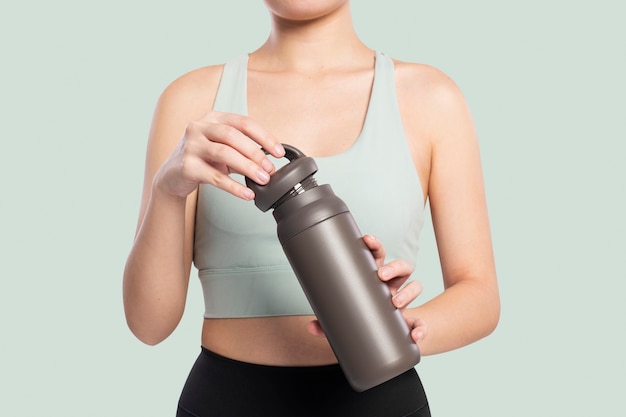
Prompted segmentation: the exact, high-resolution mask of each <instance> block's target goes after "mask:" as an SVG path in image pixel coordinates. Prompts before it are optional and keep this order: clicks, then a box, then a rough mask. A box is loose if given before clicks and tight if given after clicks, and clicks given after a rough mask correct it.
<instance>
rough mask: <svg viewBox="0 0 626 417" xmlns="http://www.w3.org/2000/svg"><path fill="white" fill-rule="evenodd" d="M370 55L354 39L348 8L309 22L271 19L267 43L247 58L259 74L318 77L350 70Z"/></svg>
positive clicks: (278, 18) (276, 17) (370, 53)
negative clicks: (292, 72) (315, 74)
mask: <svg viewBox="0 0 626 417" xmlns="http://www.w3.org/2000/svg"><path fill="white" fill-rule="evenodd" d="M372 56H373V52H372V50H371V49H369V48H368V47H367V46H366V45H365V44H363V42H361V40H360V39H359V37H358V36H357V34H356V32H355V30H354V26H353V24H352V15H351V13H350V9H349V6H348V5H347V4H346V6H345V7H339V8H338V9H336V10H334V11H333V12H332V13H329V14H327V15H325V16H322V17H318V18H316V19H311V20H304V21H303V20H299V21H293V20H286V19H283V18H281V17H278V16H276V15H272V31H271V33H270V36H269V38H268V39H267V41H266V42H265V43H264V44H263V45H262V46H261V47H260V48H259V49H258V50H256V51H255V52H253V53H252V54H251V55H250V58H251V59H250V66H251V67H253V68H254V69H256V70H259V71H297V72H302V73H318V72H320V71H326V70H337V69H341V68H351V67H354V66H355V65H359V59H363V60H365V62H369V61H371V57H372Z"/></svg>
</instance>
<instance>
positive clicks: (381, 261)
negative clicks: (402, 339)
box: [308, 235, 427, 343]
mask: <svg viewBox="0 0 626 417" xmlns="http://www.w3.org/2000/svg"><path fill="white" fill-rule="evenodd" d="M363 241H364V242H365V244H366V245H367V247H368V248H369V250H370V251H371V252H372V255H374V260H375V261H376V265H378V277H379V278H380V280H381V281H383V282H384V283H386V284H387V286H388V287H389V290H390V291H391V296H392V298H391V301H392V302H393V305H394V306H395V307H396V308H398V309H400V310H401V311H402V315H403V316H404V319H405V320H406V322H407V324H408V325H409V327H410V329H411V337H412V338H413V340H414V341H415V342H416V343H418V342H420V341H422V340H423V339H424V337H425V336H426V331H427V328H426V324H425V323H424V322H423V321H422V320H420V319H419V318H417V317H414V316H413V315H412V314H407V311H406V307H407V306H408V305H409V304H411V303H412V302H413V301H414V300H415V299H416V298H417V297H418V296H419V295H420V294H421V293H422V284H421V283H420V282H419V281H415V280H413V281H411V282H409V283H408V284H406V285H404V284H405V283H406V281H407V280H408V279H409V277H410V276H411V274H412V273H413V265H412V264H411V263H410V262H408V261H405V260H401V259H398V260H395V261H391V262H389V263H388V264H385V248H384V247H383V245H382V243H381V242H380V240H378V239H376V238H375V237H374V236H371V235H365V236H363ZM308 329H309V332H311V333H312V334H313V335H315V336H319V337H325V335H324V331H323V330H322V328H321V326H320V324H319V322H318V321H317V320H314V321H312V322H310V323H309V326H308Z"/></svg>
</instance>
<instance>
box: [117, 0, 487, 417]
mask: <svg viewBox="0 0 626 417" xmlns="http://www.w3.org/2000/svg"><path fill="white" fill-rule="evenodd" d="M265 4H266V6H267V8H268V10H269V12H270V16H271V19H272V30H271V33H270V36H269V38H268V39H267V41H266V42H265V43H264V44H263V45H262V46H261V47H260V48H259V49H258V50H256V51H254V52H252V53H250V54H245V55H241V56H239V57H237V58H235V59H233V60H232V61H229V62H228V63H227V64H225V65H216V66H209V67H205V68H200V69H198V70H195V71H192V72H190V73H188V74H185V75H183V76H182V77H180V78H179V79H177V80H175V81H174V82H173V83H172V84H171V85H169V86H168V87H167V88H166V90H165V91H164V92H163V94H162V95H161V97H160V100H159V102H158V104H157V108H156V111H155V114H154V120H153V125H152V128H151V132H150V138H149V144H148V149H147V159H146V171H145V185H144V190H143V197H142V204H141V212H140V216H139V222H138V229H137V235H136V239H135V242H134V245H133V248H132V250H131V253H130V254H129V257H128V260H127V264H126V269H125V272H124V306H125V312H126V317H127V321H128V325H129V327H130V329H131V330H132V332H133V333H134V334H135V335H136V336H137V337H138V338H139V339H140V340H141V341H143V342H145V343H147V344H151V345H153V344H157V343H159V342H161V341H162V340H164V339H165V338H167V337H168V336H169V335H170V334H171V333H172V331H173V330H174V329H175V327H176V326H177V324H178V322H179V320H180V318H181V316H182V314H183V310H184V306H185V299H186V294H187V286H188V279H189V275H190V269H191V265H192V262H195V265H196V266H197V268H198V270H199V272H200V279H201V282H202V285H203V292H204V296H205V304H206V312H205V320H204V323H203V328H202V351H201V354H200V356H199V357H198V360H197V361H196V363H195V365H194V366H193V368H192V370H191V373H190V375H189V378H188V380H187V383H186V384H185V387H184V389H183V393H182V395H181V399H180V403H179V407H178V414H177V415H178V416H197V417H204V416H213V415H216V416H217V415H220V416H239V415H245V416H253V415H272V416H279V415H289V416H300V415H302V416H308V415H311V416H313V415H321V416H332V415H340V416H350V415H355V416H356V415H358V416H370V415H371V416H381V415H382V416H428V415H430V411H429V407H428V403H427V400H426V395H425V394H424V391H423V389H422V385H421V382H420V380H419V378H418V376H417V374H416V372H415V371H414V370H411V371H409V372H407V373H405V374H403V375H400V376H399V377H397V378H394V379H392V380H391V381H389V382H387V383H384V384H382V385H380V386H378V387H375V388H372V389H370V390H367V391H365V392H363V393H356V392H355V391H353V390H352V389H351V388H350V387H349V385H348V384H347V383H346V381H345V378H344V377H343V375H342V373H341V371H340V368H339V367H338V365H337V364H336V362H337V360H336V358H335V357H334V355H333V352H332V349H331V348H330V346H329V344H328V341H327V340H326V339H325V338H324V333H323V331H322V329H321V327H320V326H319V324H318V323H317V321H315V320H314V316H313V315H312V311H311V310H310V307H309V306H308V303H307V302H306V299H305V298H304V296H303V294H302V291H301V290H300V288H299V286H298V284H297V281H296V279H295V277H294V275H293V273H292V272H291V270H290V268H289V266H288V264H287V261H286V259H285V257H284V255H283V254H282V251H281V249H280V245H279V244H278V242H277V240H276V238H275V222H274V219H273V218H272V216H271V215H270V214H268V213H261V212H260V211H259V210H258V209H257V208H256V207H255V206H254V204H253V203H252V202H251V201H250V200H252V199H253V198H254V193H253V192H252V190H250V189H249V188H247V187H246V186H245V182H244V181H243V180H242V179H243V177H244V176H247V177H249V178H251V179H253V180H254V181H256V182H257V183H259V184H266V183H267V182H268V181H269V180H270V177H271V175H272V174H273V173H274V172H275V170H276V164H277V161H278V159H277V158H281V157H282V156H283V155H284V149H283V147H282V146H281V143H289V144H291V145H293V146H295V147H296V148H298V149H300V150H301V151H303V152H304V153H305V154H306V155H308V156H312V157H314V158H315V160H316V162H317V163H318V166H319V167H320V168H319V172H318V174H316V178H317V179H318V182H320V183H331V184H332V186H333V189H334V190H335V192H336V193H337V195H339V196H340V197H341V198H342V199H343V200H344V201H346V203H347V204H348V206H349V207H350V209H351V211H352V212H353V214H354V216H355V218H356V221H357V223H358V224H359V226H360V228H361V229H362V230H363V231H364V232H366V233H369V234H371V235H366V236H365V237H364V240H365V243H366V244H367V246H368V247H369V248H370V250H371V251H372V253H373V255H374V257H375V258H376V261H377V264H378V265H379V267H380V269H379V277H380V279H381V280H383V281H384V282H386V283H387V284H388V285H389V287H390V289H391V292H392V295H393V298H392V301H393V303H394V305H395V306H396V307H397V308H399V309H401V311H402V313H403V315H404V317H405V319H406V321H407V323H408V324H409V326H410V328H411V337H412V338H413V340H414V341H415V343H417V344H418V346H419V348H420V350H421V353H422V355H431V354H437V353H441V352H445V351H449V350H452V349H456V348H459V347H462V346H465V345H467V344H469V343H472V342H474V341H476V340H478V339H480V338H482V337H484V336H486V335H488V334H489V333H491V332H492V331H493V330H494V328H495V326H496V324H497V321H498V317H499V296H498V288H497V283H496V273H495V267H494V260H493V256H492V248H491V238H490V231H489V223H488V218H487V209H486V203H485V196H484V190H483V180H482V174H481V166H480V158H479V150H478V144H477V139H476V136H475V132H474V128H473V125H472V121H471V117H470V113H469V111H468V109H467V106H466V104H465V101H464V99H463V97H462V95H461V93H460V92H459V90H458V89H457V87H456V86H455V85H454V83H453V82H452V81H451V80H450V79H449V78H448V77H446V76H445V75H444V74H442V73H441V72H440V71H438V70H436V69H434V68H432V67H428V66H425V65H420V64H413V63H404V62H398V61H393V60H392V59H391V58H389V57H387V56H386V55H385V54H383V53H380V52H376V51H373V50H371V49H370V48H368V47H367V46H366V45H364V44H363V43H362V42H361V41H360V40H359V38H358V37H357V35H356V33H355V31H354V28H353V25H352V18H351V14H350V5H349V1H347V0H323V1H314V2H313V1H295V0H294V1H281V0H265ZM261 148H263V149H266V150H268V152H269V155H266V154H265V153H264V152H263V151H262V150H261ZM355 181H363V183H362V184H366V189H367V190H368V192H367V193H364V192H363V191H362V190H363V188H361V186H360V185H358V183H357V185H356V186H355ZM426 199H429V202H430V207H431V213H432V219H433V226H434V230H435V233H436V239H437V245H438V250H439V254H440V259H441V266H442V272H443V280H444V286H445V291H444V292H443V293H442V294H440V295H439V296H437V297H435V298H434V299H432V300H429V301H428V302H425V303H424V304H422V305H420V306H419V307H414V308H413V307H412V308H409V307H408V306H409V304H410V303H412V302H413V301H414V300H415V299H416V298H417V297H418V295H419V293H420V292H421V285H420V283H419V282H418V281H416V280H409V277H410V275H411V273H412V271H413V263H414V262H415V255H416V251H417V238H418V235H419V231H420V229H421V227H422V224H423V212H424V205H425V203H426ZM372 235H373V236H372ZM374 236H376V237H374ZM383 244H384V245H383ZM386 257H388V258H389V259H387V260H385V258H386ZM363 325H367V323H363Z"/></svg>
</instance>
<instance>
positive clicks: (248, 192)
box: [241, 188, 254, 200]
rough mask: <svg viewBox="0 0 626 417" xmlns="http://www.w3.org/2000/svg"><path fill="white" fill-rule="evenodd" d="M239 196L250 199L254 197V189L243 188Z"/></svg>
mask: <svg viewBox="0 0 626 417" xmlns="http://www.w3.org/2000/svg"><path fill="white" fill-rule="evenodd" d="M241 196H242V197H243V198H244V199H246V200H252V199H253V198H254V191H252V190H251V189H249V188H246V189H245V190H243V192H242V193H241Z"/></svg>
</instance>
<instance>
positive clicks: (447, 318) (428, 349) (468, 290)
mask: <svg viewBox="0 0 626 417" xmlns="http://www.w3.org/2000/svg"><path fill="white" fill-rule="evenodd" d="M405 316H407V317H411V318H415V319H417V320H420V321H421V322H423V323H424V324H425V326H426V328H427V333H426V337H424V339H423V340H422V341H421V342H419V347H420V351H421V353H422V355H424V356H426V355H433V354H437V353H442V352H447V351H450V350H454V349H457V348H460V347H463V346H465V345H468V344H470V343H473V342H475V341H477V340H479V339H481V338H483V337H485V336H487V335H489V334H490V333H491V332H493V330H494V329H495V327H496V325H497V323H498V320H499V316H500V301H499V295H498V289H497V287H495V286H485V285H483V284H479V283H476V282H472V281H471V280H467V281H460V282H458V283H456V284H454V285H452V286H450V287H449V288H447V289H446V290H445V291H444V292H443V293H441V294H440V295H438V296H437V297H435V298H433V299H432V300H430V301H428V302H426V303H425V304H423V305H421V306H419V307H415V308H407V309H406V311H405Z"/></svg>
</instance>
